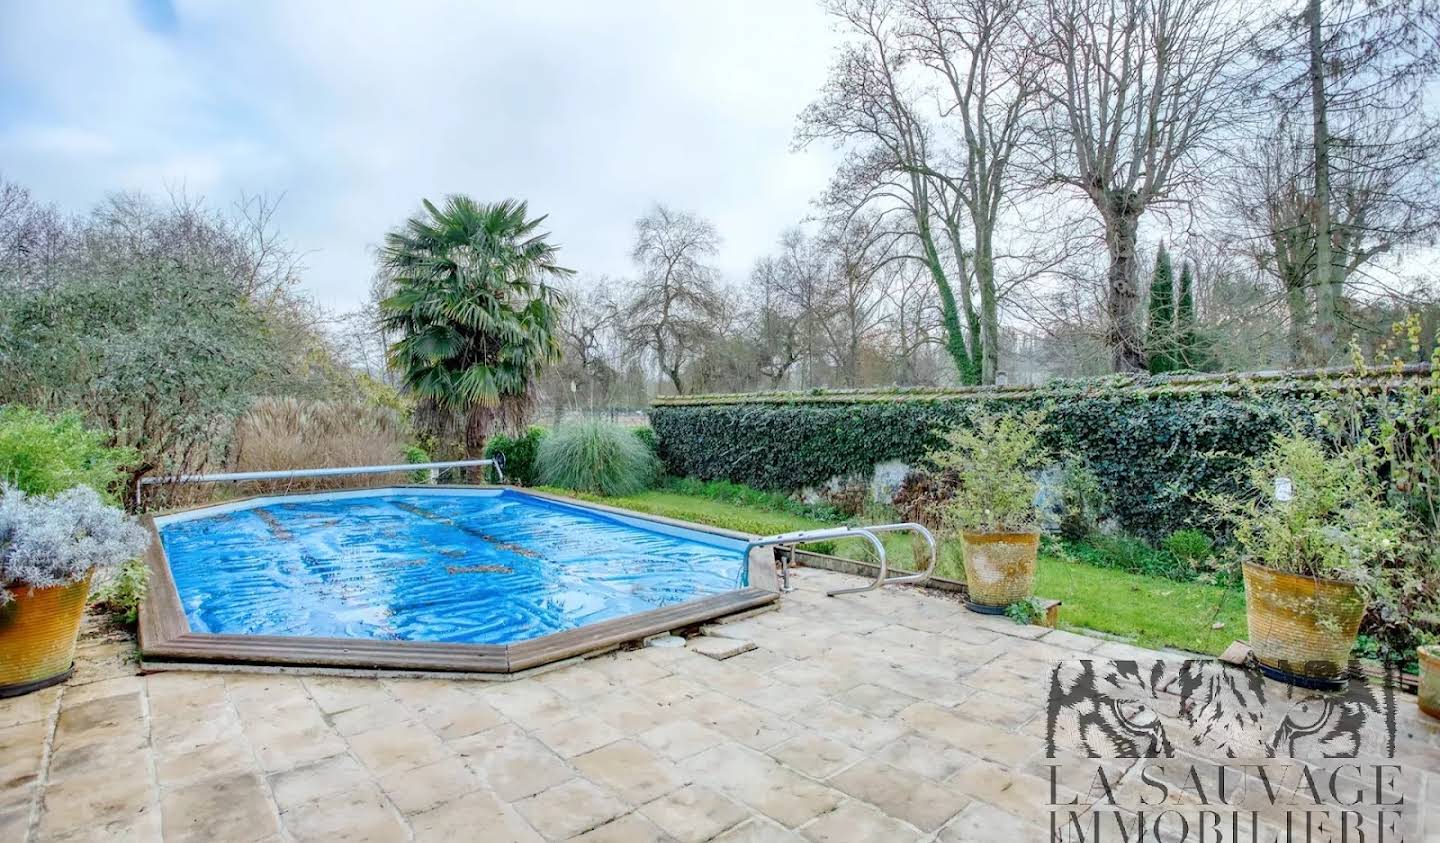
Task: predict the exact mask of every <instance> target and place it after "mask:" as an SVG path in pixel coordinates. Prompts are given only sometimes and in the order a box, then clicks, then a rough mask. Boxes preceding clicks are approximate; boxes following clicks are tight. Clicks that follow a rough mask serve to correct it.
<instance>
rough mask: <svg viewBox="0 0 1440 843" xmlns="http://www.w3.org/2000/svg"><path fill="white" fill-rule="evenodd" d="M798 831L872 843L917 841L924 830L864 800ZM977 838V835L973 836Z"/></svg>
mask: <svg viewBox="0 0 1440 843" xmlns="http://www.w3.org/2000/svg"><path fill="white" fill-rule="evenodd" d="M800 833H801V834H803V835H804V836H805V837H806V838H807V839H809V840H813V841H815V843H871V841H877V840H920V839H922V838H923V837H925V836H926V835H925V833H924V832H922V831H920V830H919V829H917V828H915V826H913V825H910V824H909V823H906V822H901V821H900V820H897V819H895V818H894V817H892V816H890V815H888V814H886V813H884V812H883V811H880V810H879V809H877V808H875V807H874V806H871V805H867V804H865V803H864V802H856V801H853V800H852V801H850V802H846V803H845V804H844V805H841V806H840V807H839V808H836V809H835V810H833V811H831V812H830V813H828V814H822V815H821V816H819V817H817V818H816V819H815V821H814V822H811V823H807V824H806V825H805V827H804V828H802V829H800ZM976 839H980V838H976Z"/></svg>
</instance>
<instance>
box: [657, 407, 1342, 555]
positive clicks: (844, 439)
mask: <svg viewBox="0 0 1440 843" xmlns="http://www.w3.org/2000/svg"><path fill="white" fill-rule="evenodd" d="M819 398H820V396H813V397H810V398H807V397H805V396H797V397H796V399H795V400H793V401H789V402H776V401H774V400H761V401H755V402H753V403H751V402H745V401H743V400H737V399H735V398H729V399H727V401H726V402H725V403H715V404H705V403H690V404H677V405H670V406H666V405H661V406H656V407H654V408H652V410H651V413H650V419H651V425H652V426H653V427H654V429H655V433H656V436H657V437H658V440H659V454H660V457H661V459H662V460H664V462H665V465H666V467H667V469H668V470H669V472H670V473H671V474H674V475H678V476H685V477H696V478H699V479H702V480H729V481H732V482H735V483H744V484H746V485H749V486H754V487H757V488H762V489H771V490H778V491H795V490H798V489H801V488H804V487H806V486H813V485H817V484H820V483H823V482H825V481H826V480H828V479H830V478H832V477H836V476H848V475H861V476H868V475H869V474H870V472H871V471H872V469H873V467H874V465H875V464H876V463H880V462H885V461H888V460H899V461H902V462H904V463H906V464H908V465H912V466H914V465H920V464H923V461H924V459H925V455H926V454H927V453H928V452H930V451H931V450H933V449H935V448H936V446H937V445H938V444H939V441H940V440H939V434H940V433H941V432H942V431H944V430H946V429H949V428H954V427H956V426H960V425H967V424H969V420H970V419H971V418H972V417H973V416H974V415H975V414H976V413H977V412H981V411H988V412H1021V411H1026V410H1033V409H1043V410H1045V413H1046V422H1045V427H1044V430H1043V438H1044V441H1045V444H1046V446H1047V447H1048V448H1049V450H1050V451H1051V452H1052V453H1054V454H1056V455H1057V456H1058V457H1060V458H1062V459H1063V458H1068V457H1080V458H1083V459H1084V460H1085V462H1087V463H1088V464H1089V466H1090V468H1091V470H1092V471H1093V472H1094V474H1095V476H1096V477H1097V478H1098V480H1099V482H1100V485H1101V487H1102V489H1103V491H1104V493H1105V497H1106V499H1107V500H1108V501H1109V506H1110V510H1111V511H1110V513H1109V514H1110V516H1111V517H1113V518H1115V519H1116V520H1117V521H1118V522H1119V524H1120V526H1121V527H1122V528H1124V529H1125V530H1127V531H1129V532H1132V533H1136V534H1139V535H1141V536H1145V537H1147V538H1149V539H1151V540H1158V539H1160V538H1163V537H1164V536H1166V535H1169V534H1170V533H1172V532H1174V531H1175V530H1178V529H1182V528H1185V527H1189V526H1195V525H1202V526H1206V527H1209V526H1210V525H1209V524H1208V521H1209V515H1210V513H1209V511H1208V509H1207V508H1206V507H1205V506H1204V504H1203V502H1202V501H1201V499H1200V495H1201V493H1202V492H1226V491H1231V490H1234V489H1237V488H1238V483H1239V482H1240V480H1241V477H1240V472H1241V466H1242V465H1243V463H1244V461H1245V460H1246V459H1248V458H1250V457H1252V456H1254V455H1255V454H1257V453H1258V452H1260V451H1261V450H1263V449H1264V448H1265V447H1266V445H1268V444H1269V442H1270V440H1271V438H1272V437H1273V435H1274V434H1276V433H1281V432H1284V431H1287V430H1290V429H1292V428H1293V427H1295V426H1297V425H1298V426H1300V427H1301V428H1304V429H1314V428H1315V426H1316V420H1317V414H1318V413H1319V412H1320V411H1321V410H1322V409H1323V408H1324V406H1326V402H1327V400H1328V399H1326V398H1325V397H1324V396H1323V395H1322V394H1319V393H1314V394H1312V393H1307V392H1305V391H1303V390H1302V391H1297V390H1293V389H1280V388H1269V389H1253V388H1242V389H1237V390H1230V391H1199V390H1192V391H1186V390H1179V389H1177V390H1173V391H1167V390H1163V389H1161V390H1155V389H1136V388H1134V387H1133V386H1129V387H1120V388H1113V389H1110V388H1095V387H1094V386H1093V385H1092V386H1090V387H1087V388H1084V389H1077V388H1076V387H1075V385H1074V384H1073V383H1070V384H1063V385H1061V386H1059V387H1057V388H1053V389H1035V390H1029V391H1027V392H1025V393H1024V394H1022V395H1020V396H1014V395H1010V396H1006V397H1003V398H1000V397H991V396H985V395H983V394H968V395H961V396H950V397H937V398H934V399H918V400H917V399H916V398H914V397H908V396H902V395H897V396H896V400H889V401H887V400H877V399H876V398H875V396H873V395H870V396H866V397H865V399H864V400H857V401H855V402H853V403H842V402H838V401H836V400H831V399H828V398H827V399H826V400H823V401H820V400H819Z"/></svg>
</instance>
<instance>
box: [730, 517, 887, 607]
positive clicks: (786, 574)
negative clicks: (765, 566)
mask: <svg viewBox="0 0 1440 843" xmlns="http://www.w3.org/2000/svg"><path fill="white" fill-rule="evenodd" d="M845 538H857V539H865V540H866V541H868V542H870V545H871V547H873V548H875V554H876V555H877V556H879V557H880V575H881V576H882V577H883V576H884V575H885V570H886V563H885V545H883V544H881V543H880V540H879V539H878V538H876V537H875V534H874V533H872V532H870V531H869V530H867V529H864V528H861V527H827V528H825V529H823V530H800V531H798V532H794V533H778V534H776V535H773V536H765V537H764V538H759V539H755V540H754V541H752V542H750V543H749V544H747V545H745V558H746V559H749V558H750V551H752V550H754V549H755V548H757V547H773V546H775V545H792V547H790V548H789V549H790V553H789V554H787V555H786V556H784V557H781V560H780V590H781V591H793V590H794V589H792V588H791V587H790V563H791V561H793V559H794V552H795V549H794V547H793V545H797V544H804V543H806V542H818V541H827V540H829V539H845Z"/></svg>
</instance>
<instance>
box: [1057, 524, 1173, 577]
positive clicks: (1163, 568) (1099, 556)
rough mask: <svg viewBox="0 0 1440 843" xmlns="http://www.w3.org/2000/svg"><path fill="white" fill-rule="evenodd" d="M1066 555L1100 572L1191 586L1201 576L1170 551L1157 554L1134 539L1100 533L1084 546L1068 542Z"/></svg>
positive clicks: (1079, 543)
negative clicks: (1099, 569) (1104, 571)
mask: <svg viewBox="0 0 1440 843" xmlns="http://www.w3.org/2000/svg"><path fill="white" fill-rule="evenodd" d="M1064 549H1065V555H1066V556H1068V557H1069V558H1071V559H1074V560H1076V561H1079V562H1084V563H1086V564H1089V565H1094V566H1096V567H1099V568H1114V569H1116V570H1118V571H1125V572H1127V573H1131V574H1145V575H1146V576H1151V577H1164V578H1165V579H1171V580H1177V581H1180V582H1189V581H1191V580H1194V579H1195V578H1196V576H1197V574H1198V573H1199V572H1198V571H1197V570H1196V569H1195V568H1194V567H1193V566H1192V565H1191V564H1190V563H1189V562H1187V561H1185V560H1184V559H1181V558H1179V557H1177V556H1176V555H1175V554H1173V553H1171V552H1169V551H1168V550H1156V549H1155V548H1153V547H1151V546H1150V545H1149V544H1147V543H1146V542H1145V540H1143V539H1141V538H1138V537H1136V536H1132V535H1126V534H1123V533H1117V534H1115V535H1106V534H1104V533H1097V534H1095V535H1092V536H1090V537H1089V538H1087V539H1086V540H1085V541H1082V542H1066V543H1065V545H1064Z"/></svg>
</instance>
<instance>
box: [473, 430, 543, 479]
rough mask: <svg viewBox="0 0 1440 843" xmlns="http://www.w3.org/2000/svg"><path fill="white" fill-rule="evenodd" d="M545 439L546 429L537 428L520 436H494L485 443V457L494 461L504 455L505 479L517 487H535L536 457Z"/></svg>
mask: <svg viewBox="0 0 1440 843" xmlns="http://www.w3.org/2000/svg"><path fill="white" fill-rule="evenodd" d="M544 438H545V428H543V427H536V426H532V427H529V428H527V429H526V430H525V432H524V433H522V434H520V435H519V436H505V435H503V434H500V435H496V436H492V437H490V441H488V442H486V443H485V456H486V457H488V458H490V459H494V458H495V455H496V454H504V455H505V479H506V480H508V481H510V482H511V483H513V484H515V485H517V486H533V485H535V483H536V475H535V455H536V453H537V452H538V451H539V448H540V442H541V441H542V440H543V439H544Z"/></svg>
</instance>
